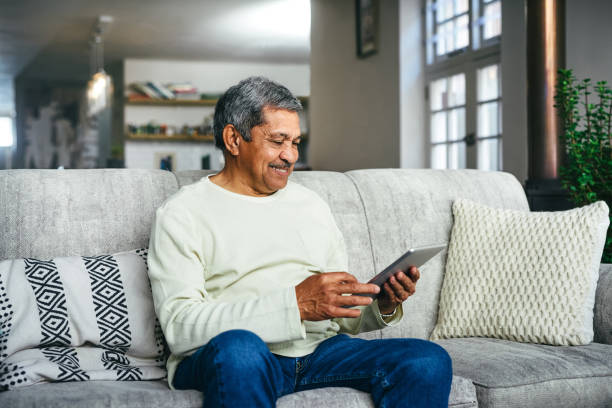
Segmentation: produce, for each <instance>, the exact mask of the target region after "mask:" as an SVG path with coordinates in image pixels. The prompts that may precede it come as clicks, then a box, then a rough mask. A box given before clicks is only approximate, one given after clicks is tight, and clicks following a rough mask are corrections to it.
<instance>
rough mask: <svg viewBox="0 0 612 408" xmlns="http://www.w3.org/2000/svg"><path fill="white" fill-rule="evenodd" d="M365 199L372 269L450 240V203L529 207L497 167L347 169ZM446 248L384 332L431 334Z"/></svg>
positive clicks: (517, 186) (512, 181)
mask: <svg viewBox="0 0 612 408" xmlns="http://www.w3.org/2000/svg"><path fill="white" fill-rule="evenodd" d="M346 175H347V176H348V177H349V178H350V179H351V180H352V181H353V182H354V183H355V186H356V187H357V190H358V191H359V194H360V197H361V199H362V200H363V206H364V211H365V216H366V219H367V224H368V231H369V235H370V240H371V243H372V254H373V255H372V257H373V259H374V267H375V270H376V271H380V270H382V269H384V268H385V267H386V266H387V265H389V264H390V263H391V262H393V261H394V260H395V259H396V258H397V257H398V256H399V255H401V254H402V253H404V252H405V251H406V250H408V249H410V248H417V247H420V246H426V245H432V244H436V243H448V242H449V239H450V231H451V227H452V212H451V207H452V203H453V201H454V200H455V199H457V198H467V199H470V200H473V201H477V202H480V203H483V204H485V205H489V206H491V207H496V208H508V209H517V210H525V211H528V210H529V206H528V203H527V199H526V197H525V193H524V191H523V188H522V186H521V185H520V183H519V182H518V181H517V180H516V178H514V176H512V175H510V174H508V173H501V172H483V171H477V170H455V171H453V170H444V171H442V170H429V169H418V170H417V169H380V170H355V171H350V172H348V173H346ZM445 263H446V251H444V253H442V254H441V255H438V256H437V257H435V258H434V259H432V260H431V261H430V262H428V263H427V264H426V265H425V266H424V267H423V268H421V279H420V281H419V283H418V285H417V292H416V294H415V295H414V296H412V297H410V298H409V299H408V300H407V301H406V303H405V304H404V310H405V317H404V319H403V320H402V322H401V323H400V324H399V325H398V326H396V327H393V328H387V329H385V330H383V331H382V336H383V337H416V338H429V335H430V334H431V331H432V330H433V327H434V325H435V323H436V319H437V314H438V300H439V294H440V289H441V286H442V279H443V276H444V265H445Z"/></svg>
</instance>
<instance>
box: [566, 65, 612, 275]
mask: <svg viewBox="0 0 612 408" xmlns="http://www.w3.org/2000/svg"><path fill="white" fill-rule="evenodd" d="M555 102H556V104H555V108H557V113H558V114H559V117H560V118H561V122H562V125H563V132H562V133H561V135H560V137H561V141H562V143H563V146H564V148H565V153H566V157H565V160H564V163H563V164H562V166H561V169H560V175H561V183H562V184H563V187H564V188H565V189H566V190H567V191H568V193H569V197H570V199H571V200H572V202H573V203H574V204H576V205H577V206H582V205H586V204H590V203H593V202H595V201H598V200H604V201H605V202H606V203H607V204H608V207H610V208H612V133H611V129H612V90H610V87H609V86H608V84H607V82H606V81H599V82H597V83H596V84H595V86H593V85H592V83H591V80H590V79H588V78H587V79H584V80H581V81H580V80H578V79H576V77H575V76H574V73H573V72H572V70H571V69H561V70H559V77H558V81H557V85H556V94H555ZM610 218H611V219H610V224H611V225H610V227H609V228H608V233H607V236H606V244H605V247H604V253H603V257H602V262H605V263H612V217H610Z"/></svg>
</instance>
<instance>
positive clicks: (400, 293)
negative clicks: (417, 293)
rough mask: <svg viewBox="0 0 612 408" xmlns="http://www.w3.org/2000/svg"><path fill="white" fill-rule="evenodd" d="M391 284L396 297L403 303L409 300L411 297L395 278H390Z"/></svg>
mask: <svg viewBox="0 0 612 408" xmlns="http://www.w3.org/2000/svg"><path fill="white" fill-rule="evenodd" d="M389 284H390V285H391V288H392V289H393V292H395V296H396V297H397V298H398V299H399V300H400V301H402V302H403V301H404V300H406V299H408V296H410V295H409V293H408V291H407V290H405V289H404V286H402V284H401V283H400V282H399V281H398V280H397V279H396V278H395V276H392V277H391V278H389Z"/></svg>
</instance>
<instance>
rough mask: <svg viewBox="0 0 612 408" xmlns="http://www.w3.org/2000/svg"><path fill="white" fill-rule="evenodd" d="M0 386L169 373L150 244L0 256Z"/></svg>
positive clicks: (132, 378) (147, 377)
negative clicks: (49, 255)
mask: <svg viewBox="0 0 612 408" xmlns="http://www.w3.org/2000/svg"><path fill="white" fill-rule="evenodd" d="M0 305H1V306H2V308H1V311H0V389H6V388H8V389H14V388H17V387H23V386H27V385H31V384H35V383H39V382H49V381H88V380H121V381H136V380H153V379H160V378H165V377H166V370H165V369H164V368H163V366H164V363H165V359H164V338H163V335H162V331H161V327H160V326H159V323H158V322H157V319H156V318H155V310H154V309H153V297H152V295H151V287H150V283H149V279H148V276H147V251H146V250H145V249H140V250H135V251H129V252H122V253H118V254H113V255H102V256H97V257H76V256H74V257H58V258H54V259H51V260H37V259H32V258H26V259H17V260H6V261H0Z"/></svg>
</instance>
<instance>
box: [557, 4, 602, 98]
mask: <svg viewBox="0 0 612 408" xmlns="http://www.w3.org/2000/svg"><path fill="white" fill-rule="evenodd" d="M611 19H612V1H610V0H582V1H571V0H567V1H566V20H567V22H566V30H565V42H566V46H567V48H566V54H565V56H566V67H567V68H572V69H573V70H574V74H575V75H576V76H577V77H578V78H579V79H584V78H591V80H592V81H593V83H595V82H597V81H602V80H605V81H608V84H609V85H610V86H612V21H611Z"/></svg>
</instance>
